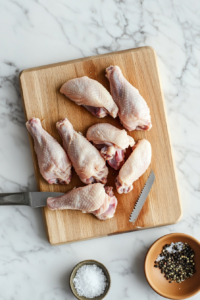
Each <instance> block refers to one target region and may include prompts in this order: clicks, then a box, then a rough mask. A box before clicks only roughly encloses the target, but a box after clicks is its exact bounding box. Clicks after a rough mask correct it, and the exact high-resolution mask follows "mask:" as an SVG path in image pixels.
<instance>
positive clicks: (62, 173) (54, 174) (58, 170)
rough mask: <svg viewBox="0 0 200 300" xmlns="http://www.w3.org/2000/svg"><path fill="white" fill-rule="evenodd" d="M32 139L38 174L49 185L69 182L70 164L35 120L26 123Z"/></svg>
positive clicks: (60, 148) (52, 139)
mask: <svg viewBox="0 0 200 300" xmlns="http://www.w3.org/2000/svg"><path fill="white" fill-rule="evenodd" d="M26 127H27V129H28V131H29V133H30V134H31V135H32V137H33V139H34V148H35V152H36V154H37V158H38V164H39V168H40V173H41V174H42V176H43V177H44V179H45V180H46V181H47V182H48V183H49V184H53V183H54V184H68V183H69V182H70V180H71V167H72V165H71V162H70V160H69V158H68V156H67V154H66V152H65V150H64V149H63V148H62V147H61V145H60V144H59V143H58V142H57V141H56V140H55V139H54V138H53V137H52V136H51V135H50V134H49V133H47V132H46V131H45V130H44V129H43V128H42V125H41V122H40V120H39V119H37V118H32V119H30V120H29V121H28V122H27V123H26Z"/></svg>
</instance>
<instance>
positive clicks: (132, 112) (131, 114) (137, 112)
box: [106, 66, 152, 131]
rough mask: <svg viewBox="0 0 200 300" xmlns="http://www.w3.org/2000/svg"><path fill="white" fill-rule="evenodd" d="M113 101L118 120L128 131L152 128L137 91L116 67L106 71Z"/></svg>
mask: <svg viewBox="0 0 200 300" xmlns="http://www.w3.org/2000/svg"><path fill="white" fill-rule="evenodd" d="M106 77H107V78H108V80H109V82H110V91H111V95H112V97H113V100H114V101H115V103H116V104H117V106H118V108H119V112H118V115H119V118H120V121H121V123H122V125H123V126H124V127H125V128H126V129H127V130H128V131H132V130H150V129H151V127H152V124H151V116H150V110H149V107H148V106H147V103H146V101H145V100H144V98H143V97H142V96H141V95H140V93H139V91H138V90H137V89H136V88H135V87H134V86H132V85H131V84H130V83H129V82H128V81H127V80H126V78H125V77H124V76H123V74H122V71H121V69H120V68H119V67H118V66H110V67H108V68H107V69H106Z"/></svg>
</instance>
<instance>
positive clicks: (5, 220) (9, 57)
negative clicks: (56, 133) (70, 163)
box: [0, 0, 200, 300]
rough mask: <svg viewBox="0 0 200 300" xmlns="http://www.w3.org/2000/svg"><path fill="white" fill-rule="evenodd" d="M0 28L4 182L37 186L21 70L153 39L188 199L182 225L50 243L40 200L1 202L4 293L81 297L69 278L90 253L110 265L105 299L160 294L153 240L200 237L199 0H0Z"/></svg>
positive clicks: (46, 298) (0, 170) (0, 281)
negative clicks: (147, 260) (149, 256)
mask: <svg viewBox="0 0 200 300" xmlns="http://www.w3.org/2000/svg"><path fill="white" fill-rule="evenodd" d="M0 28H1V30H0V41H1V46H0V192H19V191H34V190H36V183H35V178H34V172H33V164H32V158H31V153H30V148H29V142H28V134H27V131H26V129H25V119H24V114H23V108H22V101H21V96H20V89H19V73H20V71H21V70H23V69H25V68H30V67H35V66H39V65H44V64H50V63H55V62H60V61H66V60H70V59H75V58H80V57H86V56H90V55H96V54H102V53H107V52H111V51H118V50H123V49H128V48H134V47H140V46H145V45H147V46H152V47H153V48H154V49H155V50H156V52H157V55H158V61H159V68H160V78H161V82H162V86H163V90H164V96H165V102H166V107H167V116H168V121H169V129H170V136H171V140H172V145H173V153H174V157H175V162H176V168H177V175H178V183H179V187H180V194H181V199H182V204H183V218H182V220H181V221H180V222H179V223H178V224H176V225H171V226H165V227H160V228H157V229H149V230H144V231H138V232H132V233H126V234H123V235H118V236H112V237H107V238H101V239H96V240H90V241H85V242H79V243H74V244H70V245H61V246H51V245H50V244H49V243H48V241H47V239H46V235H45V229H44V226H43V220H42V214H41V210H40V209H35V210H34V209H31V208H29V207H17V206H15V207H1V210H0V299H1V300H10V299H14V300H18V299H19V300H27V299H30V300H32V299H34V300H40V299H41V300H54V299H56V300H66V299H67V300H71V299H75V298H74V297H73V295H72V294H71V292H70V289H69V285H68V278H69V274H70V272H71V269H72V267H73V266H74V265H75V264H77V263H78V262H79V261H81V260H84V259H95V260H98V261H100V262H102V263H104V264H105V265H106V266H107V267H108V269H109V271H110V273H111V278H112V287H111V290H110V292H109V295H108V296H107V298H106V299H108V300H111V299H112V300H113V299H115V300H121V299H140V300H154V299H155V300H157V299H162V297H160V296H158V295H157V294H156V293H155V292H154V291H153V290H152V289H151V288H150V287H149V286H148V284H147V282H146V280H145V277H144V273H143V261H144V257H145V254H146V252H147V249H148V248H149V246H150V245H151V244H152V243H153V242H154V241H155V240H156V239H157V238H159V237H161V236H162V235H165V234H168V233H171V232H184V233H187V234H190V235H192V236H194V237H196V238H197V239H199V240H200V198H199V196H200V171H199V170H200V138H199V131H200V118H199V113H200V104H199V103H200V101H199V99H200V34H199V32H200V2H198V1H195V0H192V1H186V0H185V1H183V0H172V1H168V0H167V1H156V0H151V1H150V0H148V1H147V0H146V1H144V0H141V1H139V0H135V1H133V0H132V1H131V0H108V1H104V0H96V1H92V0H85V1H81V0H73V1H70V0H58V1H52V0H50V1H47V0H27V1H23V0H1V1H0ZM199 297H200V295H196V296H194V297H193V298H192V299H199Z"/></svg>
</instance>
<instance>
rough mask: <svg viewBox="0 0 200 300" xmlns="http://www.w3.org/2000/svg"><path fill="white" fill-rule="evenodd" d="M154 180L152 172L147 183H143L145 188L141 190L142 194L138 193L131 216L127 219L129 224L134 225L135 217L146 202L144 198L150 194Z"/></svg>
mask: <svg viewBox="0 0 200 300" xmlns="http://www.w3.org/2000/svg"><path fill="white" fill-rule="evenodd" d="M154 180H155V174H154V172H153V171H151V173H150V175H149V178H148V179H147V182H146V183H145V186H144V188H143V190H142V192H141V193H140V196H139V197H138V199H137V201H136V203H135V206H134V209H133V211H132V213H131V216H130V219H129V222H131V223H135V221H136V220H137V217H138V216H139V213H140V211H141V209H142V207H143V205H144V203H145V201H146V198H147V196H148V194H149V192H150V189H151V187H152V185H153V183H154Z"/></svg>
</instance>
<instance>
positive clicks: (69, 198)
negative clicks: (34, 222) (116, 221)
mask: <svg viewBox="0 0 200 300" xmlns="http://www.w3.org/2000/svg"><path fill="white" fill-rule="evenodd" d="M47 207H48V208H49V209H51V210H57V209H58V210H64V209H71V210H80V211H82V212H83V213H91V214H93V215H95V216H96V217H97V218H98V219H100V220H106V219H110V218H112V217H113V216H114V214H115V210H116V207H117V198H116V197H115V196H114V194H113V191H112V187H104V186H103V184H101V183H94V184H90V185H87V186H84V187H80V188H76V189H73V190H72V191H70V192H68V193H67V194H65V195H63V196H60V197H56V198H52V197H50V198H48V199H47Z"/></svg>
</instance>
